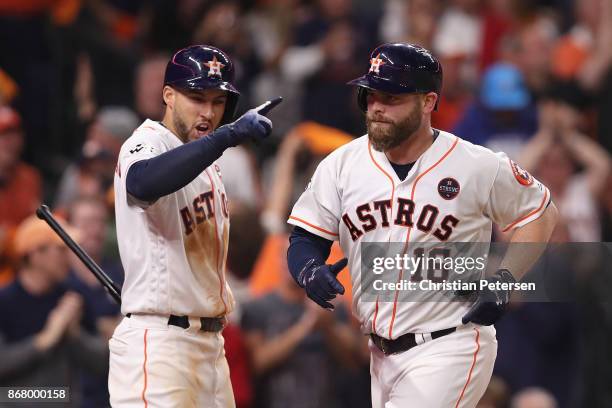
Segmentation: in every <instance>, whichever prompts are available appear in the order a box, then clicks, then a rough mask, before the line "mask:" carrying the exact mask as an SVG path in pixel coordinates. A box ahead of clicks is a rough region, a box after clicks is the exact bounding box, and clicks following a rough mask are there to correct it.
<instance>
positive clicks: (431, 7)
mask: <svg viewBox="0 0 612 408" xmlns="http://www.w3.org/2000/svg"><path fill="white" fill-rule="evenodd" d="M384 4H385V10H384V15H383V16H382V19H381V24H380V37H381V40H382V41H383V42H409V43H412V44H417V45H420V46H421V47H423V48H427V49H431V48H432V46H431V43H432V41H433V37H434V34H435V33H436V28H437V21H436V20H437V18H438V17H439V13H440V5H441V4H440V3H439V2H435V1H427V0H409V1H402V0H387V1H385V3H384ZM445 71H446V70H445ZM445 73H446V72H445Z"/></svg>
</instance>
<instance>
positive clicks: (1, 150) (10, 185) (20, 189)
mask: <svg viewBox="0 0 612 408" xmlns="http://www.w3.org/2000/svg"><path fill="white" fill-rule="evenodd" d="M22 148H23V131H22V128H21V118H20V117H19V115H18V114H17V112H16V111H14V110H13V109H12V108H9V107H7V106H0V286H3V285H4V284H6V283H7V282H9V281H10V280H11V279H12V278H13V270H12V268H11V265H10V256H11V254H10V243H11V236H12V234H13V232H14V229H15V228H16V227H17V225H18V224H19V223H20V222H21V221H22V220H23V219H25V218H26V217H27V216H29V215H30V214H32V213H33V212H34V210H35V209H36V207H37V206H38V204H39V203H40V199H41V190H42V186H41V178H40V173H39V172H38V170H37V169H35V168H34V167H32V166H30V165H28V164H26V163H24V162H22V161H21V160H20V156H21V151H22Z"/></svg>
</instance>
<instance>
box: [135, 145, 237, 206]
mask: <svg viewBox="0 0 612 408" xmlns="http://www.w3.org/2000/svg"><path fill="white" fill-rule="evenodd" d="M226 148H227V145H226V142H225V141H224V139H223V138H220V137H213V135H211V136H209V137H204V138H202V139H199V140H196V141H193V142H190V143H185V144H184V145H182V146H179V147H177V148H176V149H172V150H170V151H168V152H165V153H162V154H160V155H159V156H156V157H153V158H151V159H147V160H141V161H139V162H136V163H134V164H133V165H132V166H131V167H130V169H129V171H128V174H127V179H126V187H127V191H128V193H130V194H131V195H132V196H133V197H135V198H137V199H139V200H142V201H148V202H152V201H155V200H157V199H158V198H160V197H163V196H166V195H168V194H171V193H174V192H175V191H178V190H179V189H181V188H183V187H184V186H186V185H187V184H189V183H190V182H191V181H192V180H193V179H195V178H196V177H197V176H198V175H199V174H200V173H202V172H203V171H204V169H205V168H207V167H208V166H210V165H211V164H212V163H213V162H214V161H215V160H217V159H218V158H219V157H221V154H222V153H223V151H224V150H225V149H226Z"/></svg>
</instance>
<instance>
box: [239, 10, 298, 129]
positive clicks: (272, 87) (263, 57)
mask: <svg viewBox="0 0 612 408" xmlns="http://www.w3.org/2000/svg"><path fill="white" fill-rule="evenodd" d="M304 9H305V7H304V6H301V5H300V0H277V1H272V2H265V3H263V4H261V5H260V6H259V7H257V8H254V9H253V10H251V12H250V13H249V14H248V15H247V16H246V19H245V20H246V21H245V25H246V27H245V28H246V29H247V30H248V35H249V37H250V38H252V44H255V46H254V47H253V52H254V53H255V55H256V56H257V58H258V59H259V60H260V61H261V63H262V65H263V67H264V68H265V69H264V70H263V71H262V72H261V73H260V74H259V75H258V76H257V77H255V78H253V81H252V83H251V84H250V85H251V88H252V93H253V95H252V99H253V101H256V102H255V103H257V102H260V101H264V100H267V99H269V98H270V96H271V95H282V96H283V98H284V102H283V103H282V104H281V105H280V106H278V107H276V108H274V110H273V111H272V112H271V113H270V114H269V117H270V119H271V120H272V122H273V123H274V133H273V134H272V137H273V138H275V139H279V138H280V137H281V136H282V135H283V134H285V133H286V132H287V131H289V129H290V128H291V127H293V126H294V125H295V123H296V122H297V121H299V120H300V119H301V114H302V109H301V106H300V102H301V98H302V96H301V95H302V94H301V89H300V88H299V87H298V86H295V84H294V83H293V81H292V80H291V79H290V78H288V77H287V76H285V75H283V74H282V73H281V69H280V68H281V67H280V64H281V62H282V58H283V56H284V54H285V51H286V50H287V49H288V48H289V47H290V46H292V45H293V42H294V38H293V37H294V34H295V33H294V31H295V29H294V27H295V24H296V22H297V20H299V19H300V18H302V17H303V14H304Z"/></svg>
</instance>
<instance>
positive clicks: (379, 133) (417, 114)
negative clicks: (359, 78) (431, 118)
mask: <svg viewBox="0 0 612 408" xmlns="http://www.w3.org/2000/svg"><path fill="white" fill-rule="evenodd" d="M375 120H377V121H382V122H387V123H388V125H387V128H386V129H381V128H380V127H378V126H376V125H375V124H374V123H373V122H374V121H375ZM421 121H422V110H421V107H420V105H417V106H415V107H414V109H413V110H412V112H410V114H409V115H408V116H407V117H406V118H405V119H404V120H402V121H401V122H399V123H395V122H391V121H390V120H389V119H386V118H384V117H383V116H373V117H370V116H369V115H366V126H367V129H368V138H369V139H370V143H372V147H373V148H374V150H377V151H379V152H385V151H387V150H389V149H393V148H394V147H397V146H399V145H400V144H401V143H402V142H403V141H404V140H407V139H408V138H410V136H412V134H413V133H414V132H416V131H417V129H418V128H419V127H421Z"/></svg>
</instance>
